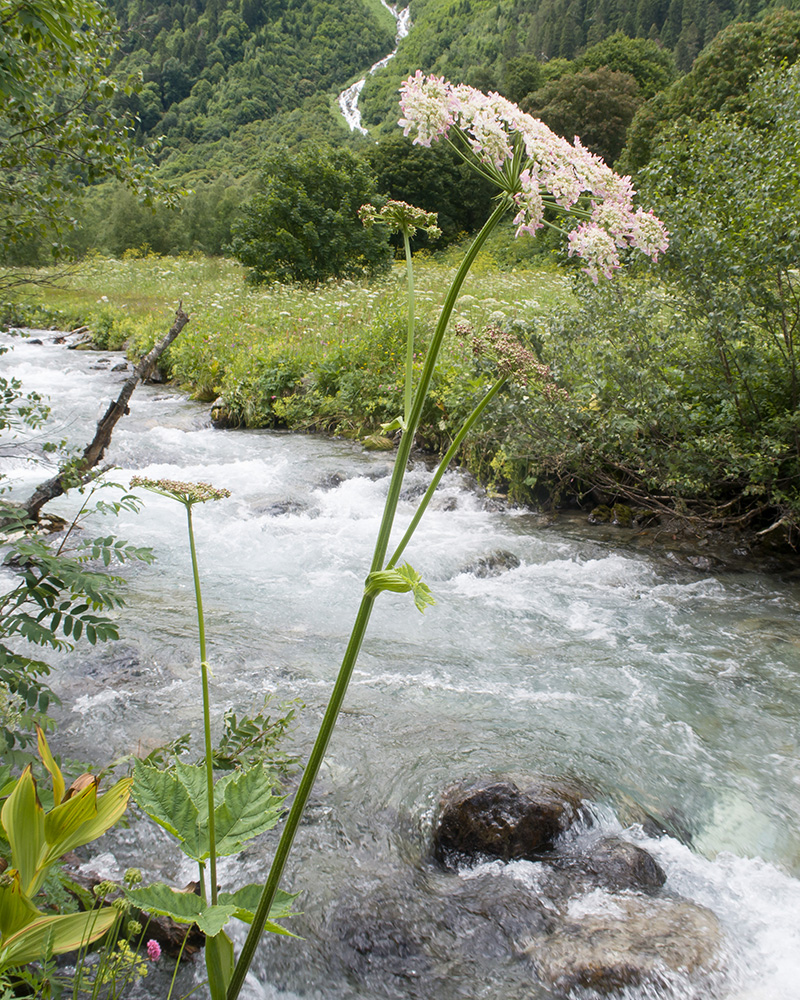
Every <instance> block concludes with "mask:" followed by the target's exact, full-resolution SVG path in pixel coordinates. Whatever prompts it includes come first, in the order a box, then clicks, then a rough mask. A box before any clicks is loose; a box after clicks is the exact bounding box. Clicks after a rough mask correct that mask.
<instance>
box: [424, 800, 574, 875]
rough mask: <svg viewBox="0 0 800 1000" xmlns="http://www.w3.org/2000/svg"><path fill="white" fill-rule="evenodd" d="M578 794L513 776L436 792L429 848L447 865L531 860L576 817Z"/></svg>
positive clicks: (551, 843) (546, 849) (545, 849)
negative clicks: (528, 784) (527, 784)
mask: <svg viewBox="0 0 800 1000" xmlns="http://www.w3.org/2000/svg"><path fill="white" fill-rule="evenodd" d="M579 807H580V799H579V797H578V795H577V794H576V793H575V792H574V791H571V790H566V789H556V788H553V787H549V786H546V785H539V786H531V787H528V788H526V789H524V790H520V789H519V788H518V787H517V785H516V784H514V782H513V781H496V782H491V783H478V784H471V785H466V786H465V785H456V786H454V787H452V788H449V789H447V790H446V791H445V792H444V794H443V795H442V800H441V806H440V810H439V819H438V822H437V824H436V828H435V830H434V836H433V853H434V856H435V857H436V858H437V860H439V861H441V862H442V863H443V864H445V865H447V866H448V867H456V866H457V865H459V864H463V863H470V862H472V861H480V860H483V859H486V858H499V859H501V860H503V861H511V860H518V859H528V860H534V859H536V858H537V857H539V855H541V854H542V852H545V851H549V850H551V849H552V847H553V844H554V841H555V840H556V838H557V837H558V836H559V834H561V833H563V832H564V831H565V830H566V829H567V828H568V827H569V826H570V825H571V824H572V823H573V822H574V821H575V819H576V818H577V816H578V811H579Z"/></svg>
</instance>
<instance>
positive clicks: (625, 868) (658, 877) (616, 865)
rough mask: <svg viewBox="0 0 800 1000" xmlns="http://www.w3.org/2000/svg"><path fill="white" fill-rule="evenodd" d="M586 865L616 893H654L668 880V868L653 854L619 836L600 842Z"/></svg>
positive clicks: (588, 856)
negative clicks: (635, 891) (629, 890)
mask: <svg viewBox="0 0 800 1000" xmlns="http://www.w3.org/2000/svg"><path fill="white" fill-rule="evenodd" d="M585 865H586V869H587V870H588V871H589V872H591V873H592V874H593V875H595V876H597V879H598V882H599V883H600V884H601V885H604V886H605V887H606V888H608V889H613V890H614V891H615V892H621V891H623V890H624V889H632V890H636V889H638V890H643V891H645V892H650V891H652V890H654V889H659V888H660V887H661V886H662V885H663V884H664V883H665V882H666V881H667V876H666V875H665V874H664V869H663V868H662V867H661V865H659V863H658V862H657V861H656V860H655V858H654V857H653V856H652V855H651V854H648V853H647V851H645V850H644V849H643V848H641V847H637V846H636V844H631V843H629V842H628V841H627V840H620V838H619V837H606V838H604V839H603V840H601V841H599V842H598V843H597V844H596V845H595V846H594V847H593V848H592V849H591V850H590V851H589V853H588V854H587V856H586V862H585Z"/></svg>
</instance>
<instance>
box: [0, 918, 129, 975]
mask: <svg viewBox="0 0 800 1000" xmlns="http://www.w3.org/2000/svg"><path fill="white" fill-rule="evenodd" d="M118 916H119V913H118V911H117V910H115V909H114V908H113V907H111V906H106V907H103V909H100V910H90V911H89V912H88V913H68V914H59V915H57V916H52V917H39V918H38V919H37V920H34V921H33V922H32V923H30V924H28V925H27V926H26V927H25V928H23V929H22V930H21V931H17V933H16V934H12V935H11V937H9V938H8V940H6V941H4V942H3V947H2V948H0V972H3V971H4V970H5V969H8V968H12V967H14V966H17V965H27V964H28V962H36V961H41V960H43V959H45V958H47V957H48V956H49V955H61V954H63V953H64V952H68V951H75V950H76V949H77V948H80V947H81V945H85V944H90V943H91V942H92V941H96V940H97V939H98V938H99V937H102V935H103V934H105V933H106V931H108V930H110V928H111V927H112V926H113V925H114V922H115V921H116V919H117V917H118Z"/></svg>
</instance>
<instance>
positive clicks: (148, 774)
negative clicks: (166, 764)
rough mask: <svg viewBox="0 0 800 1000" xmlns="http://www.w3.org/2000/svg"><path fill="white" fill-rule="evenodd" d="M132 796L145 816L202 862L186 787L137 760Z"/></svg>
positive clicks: (194, 808) (194, 811)
mask: <svg viewBox="0 0 800 1000" xmlns="http://www.w3.org/2000/svg"><path fill="white" fill-rule="evenodd" d="M133 797H134V799H135V800H136V802H137V803H138V804H139V806H140V807H141V808H142V809H144V811H145V812H146V813H147V815H148V816H149V817H150V818H151V819H152V820H154V821H155V822H156V823H158V825H159V826H163V827H164V829H165V830H166V831H167V832H168V833H171V834H172V836H173V837H177V839H178V840H179V841H180V842H181V846H182V849H183V850H184V851H185V853H186V854H188V855H189V857H190V858H194V860H195V861H202V860H203V857H202V856H201V854H202V852H201V850H200V846H201V845H200V835H199V829H198V810H197V806H196V805H195V804H194V802H192V799H191V797H190V795H189V793H188V791H187V790H186V787H185V786H184V785H183V784H182V783H181V782H180V781H178V779H177V778H176V777H175V776H174V775H173V774H170V772H169V771H160V770H159V769H158V768H156V767H148V766H147V765H146V764H143V763H142V762H141V761H138V760H137V761H136V763H135V764H134V767H133Z"/></svg>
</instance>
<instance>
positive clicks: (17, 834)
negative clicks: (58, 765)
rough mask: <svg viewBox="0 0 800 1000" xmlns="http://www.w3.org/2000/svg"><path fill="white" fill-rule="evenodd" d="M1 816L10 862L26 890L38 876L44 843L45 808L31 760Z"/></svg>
mask: <svg viewBox="0 0 800 1000" xmlns="http://www.w3.org/2000/svg"><path fill="white" fill-rule="evenodd" d="M0 819H1V820H2V823H3V829H4V830H5V831H6V837H7V839H8V842H9V844H10V845H11V866H12V868H16V869H17V871H18V872H19V876H20V882H21V885H22V891H23V892H24V893H26V894H27V893H28V892H29V886H30V885H31V884H32V883H33V882H34V880H35V879H36V874H37V870H38V867H39V859H40V857H41V855H42V851H43V849H44V846H45V838H44V809H42V806H41V803H40V802H39V797H38V795H37V794H36V781H35V780H34V777H33V773H32V772H31V766H30V764H29V765H28V766H27V767H26V768H25V770H24V771H23V772H22V774H21V775H20V778H19V781H18V782H17V784H16V787H15V788H14V791H13V792H12V793H11V794H10V795H9V797H8V798H7V799H6V801H5V803H4V805H3V811H2V813H0Z"/></svg>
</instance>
